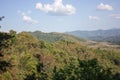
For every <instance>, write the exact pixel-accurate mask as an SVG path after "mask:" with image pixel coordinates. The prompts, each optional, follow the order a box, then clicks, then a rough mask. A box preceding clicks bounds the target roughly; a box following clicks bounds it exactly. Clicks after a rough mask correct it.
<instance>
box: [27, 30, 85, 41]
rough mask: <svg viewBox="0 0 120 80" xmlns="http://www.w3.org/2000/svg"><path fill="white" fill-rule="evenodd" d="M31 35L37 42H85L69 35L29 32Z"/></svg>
mask: <svg viewBox="0 0 120 80" xmlns="http://www.w3.org/2000/svg"><path fill="white" fill-rule="evenodd" d="M29 33H30V34H31V35H33V36H35V37H36V38H37V39H39V40H43V41H47V42H56V41H60V40H66V41H72V42H80V41H81V42H85V41H87V40H85V39H83V38H78V37H75V36H72V35H69V34H64V33H57V32H52V33H43V32H41V31H35V32H29Z"/></svg>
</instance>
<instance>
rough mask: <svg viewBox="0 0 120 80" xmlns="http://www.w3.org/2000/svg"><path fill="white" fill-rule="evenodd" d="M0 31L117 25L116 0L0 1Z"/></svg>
mask: <svg viewBox="0 0 120 80" xmlns="http://www.w3.org/2000/svg"><path fill="white" fill-rule="evenodd" d="M0 16H5V18H4V19H3V20H2V21H1V22H0V25H2V27H1V30H2V31H9V30H11V29H13V30H16V31H18V32H21V31H36V30H39V31H43V32H66V31H74V30H97V29H111V28H120V0H0Z"/></svg>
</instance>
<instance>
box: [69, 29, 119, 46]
mask: <svg viewBox="0 0 120 80" xmlns="http://www.w3.org/2000/svg"><path fill="white" fill-rule="evenodd" d="M67 34H71V35H74V36H77V37H83V38H86V39H90V40H94V41H99V42H110V43H113V44H119V45H120V29H109V30H95V31H72V32H67Z"/></svg>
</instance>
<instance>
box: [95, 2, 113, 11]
mask: <svg viewBox="0 0 120 80" xmlns="http://www.w3.org/2000/svg"><path fill="white" fill-rule="evenodd" d="M97 9H98V10H108V11H111V10H113V7H112V6H110V5H108V4H103V3H101V4H99V5H98V6H97Z"/></svg>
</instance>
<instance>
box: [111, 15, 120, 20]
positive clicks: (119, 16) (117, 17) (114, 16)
mask: <svg viewBox="0 0 120 80" xmlns="http://www.w3.org/2000/svg"><path fill="white" fill-rule="evenodd" d="M110 16H111V17H112V18H115V19H120V14H111V15H110Z"/></svg>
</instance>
